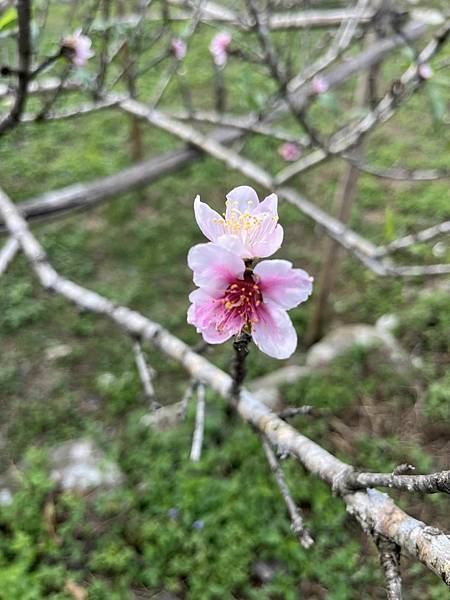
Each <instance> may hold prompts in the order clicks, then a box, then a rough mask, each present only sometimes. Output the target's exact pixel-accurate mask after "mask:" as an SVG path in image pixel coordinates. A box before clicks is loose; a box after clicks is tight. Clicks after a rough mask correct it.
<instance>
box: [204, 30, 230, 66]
mask: <svg viewBox="0 0 450 600" xmlns="http://www.w3.org/2000/svg"><path fill="white" fill-rule="evenodd" d="M230 44H231V35H230V34H229V33H228V32H227V31H221V32H220V33H218V34H217V35H215V36H214V37H213V39H212V40H211V43H210V45H209V51H210V52H211V54H212V56H213V60H214V63H215V64H216V65H217V66H218V67H223V66H224V65H225V64H226V62H227V52H228V47H229V45H230Z"/></svg>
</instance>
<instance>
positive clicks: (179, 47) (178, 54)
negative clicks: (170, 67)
mask: <svg viewBox="0 0 450 600" xmlns="http://www.w3.org/2000/svg"><path fill="white" fill-rule="evenodd" d="M170 49H171V50H172V54H173V55H174V56H175V58H176V59H177V60H183V58H184V57H185V56H186V50H187V48H186V44H185V42H183V40H182V39H180V38H173V40H172V41H171V42H170Z"/></svg>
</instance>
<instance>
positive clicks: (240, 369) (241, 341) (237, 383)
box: [231, 331, 252, 404]
mask: <svg viewBox="0 0 450 600" xmlns="http://www.w3.org/2000/svg"><path fill="white" fill-rule="evenodd" d="M251 339H252V338H251V336H250V335H249V334H248V333H246V332H245V331H241V333H239V334H238V335H236V337H235V339H234V342H233V348H234V362H233V369H232V377H233V387H232V389H231V396H232V398H233V401H234V402H236V404H237V403H238V402H239V397H240V395H241V388H242V384H243V383H244V379H245V375H246V369H245V361H246V359H247V356H248V345H249V343H250V342H251Z"/></svg>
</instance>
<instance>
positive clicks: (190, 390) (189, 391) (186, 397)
mask: <svg viewBox="0 0 450 600" xmlns="http://www.w3.org/2000/svg"><path fill="white" fill-rule="evenodd" d="M197 386H198V381H197V380H196V379H191V381H190V382H189V385H188V386H187V388H186V389H185V390H184V394H183V397H182V398H181V401H180V408H179V415H180V417H181V419H182V420H183V419H185V417H186V413H187V409H188V406H189V402H190V401H191V399H192V396H193V395H194V392H195V391H196V389H197Z"/></svg>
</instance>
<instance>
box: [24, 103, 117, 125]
mask: <svg viewBox="0 0 450 600" xmlns="http://www.w3.org/2000/svg"><path fill="white" fill-rule="evenodd" d="M119 102H120V98H119V97H118V98H115V99H114V98H113V99H111V100H99V101H98V102H87V103H86V104H80V105H79V106H76V107H75V108H66V109H63V110H59V111H54V112H46V113H45V114H42V115H41V114H38V115H33V114H30V113H26V114H24V115H23V116H22V117H21V119H20V122H21V123H36V122H38V123H44V122H47V121H62V120H66V119H74V118H76V117H81V116H83V115H87V114H90V113H93V112H98V111H100V110H106V109H108V108H113V107H114V106H117V104H118V103H119Z"/></svg>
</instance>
